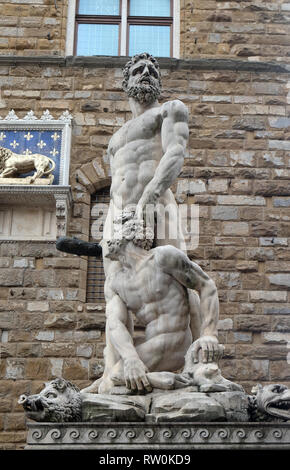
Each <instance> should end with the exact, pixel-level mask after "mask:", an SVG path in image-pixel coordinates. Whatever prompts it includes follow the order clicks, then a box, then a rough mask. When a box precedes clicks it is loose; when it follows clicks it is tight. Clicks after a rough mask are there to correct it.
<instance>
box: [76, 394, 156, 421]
mask: <svg viewBox="0 0 290 470" xmlns="http://www.w3.org/2000/svg"><path fill="white" fill-rule="evenodd" d="M150 404H151V398H148V397H147V396H146V395H144V396H137V395H134V396H133V395H130V396H124V395H122V396H119V395H102V394H98V395H95V394H92V393H86V394H83V405H82V419H83V421H90V422H98V421H101V422H104V421H105V422H106V421H107V422H112V421H117V422H118V421H121V422H126V421H129V422H130V421H144V420H145V415H146V414H148V412H149V406H150Z"/></svg>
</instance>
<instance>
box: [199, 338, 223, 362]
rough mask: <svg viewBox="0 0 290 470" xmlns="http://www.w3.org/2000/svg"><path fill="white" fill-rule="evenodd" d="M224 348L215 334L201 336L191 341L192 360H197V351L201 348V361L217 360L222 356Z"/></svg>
mask: <svg viewBox="0 0 290 470" xmlns="http://www.w3.org/2000/svg"><path fill="white" fill-rule="evenodd" d="M224 349H225V348H224V346H223V345H222V344H219V342H218V339H217V338H216V337H215V336H201V337H200V338H199V339H197V340H196V341H195V342H194V343H193V350H192V356H193V361H194V362H199V352H200V350H201V355H202V362H218V360H219V359H220V358H221V357H222V356H223V352H224Z"/></svg>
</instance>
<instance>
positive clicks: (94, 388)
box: [81, 378, 101, 393]
mask: <svg viewBox="0 0 290 470" xmlns="http://www.w3.org/2000/svg"><path fill="white" fill-rule="evenodd" d="M100 382H101V378H100V379H97V380H95V381H94V382H93V383H92V385H89V387H86V388H83V389H82V390H81V393H99V385H100Z"/></svg>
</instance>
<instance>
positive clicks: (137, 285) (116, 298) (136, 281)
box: [85, 218, 225, 393]
mask: <svg viewBox="0 0 290 470" xmlns="http://www.w3.org/2000/svg"><path fill="white" fill-rule="evenodd" d="M125 220H126V219H125ZM142 231H143V227H142V223H141V222H140V221H139V220H138V219H136V218H129V220H126V221H125V223H124V225H123V226H121V231H120V236H119V237H117V238H115V239H113V240H112V241H110V242H108V254H107V255H106V256H107V258H108V259H111V260H115V261H119V263H120V267H119V270H118V271H115V272H114V273H112V274H111V275H110V277H109V278H108V281H109V282H107V283H106V289H107V294H108V296H109V297H110V301H109V302H108V304H107V311H106V314H107V334H109V338H110V343H111V345H112V346H113V348H114V354H115V356H116V358H118V360H117V362H116V364H115V366H114V367H113V368H112V369H111V371H110V376H109V377H108V379H109V380H108V381H107V382H106V386H107V387H108V388H107V387H106V388H104V387H103V388H102V390H101V391H100V390H99V393H106V392H108V391H109V389H110V388H111V387H112V385H113V384H114V383H115V384H119V385H120V384H125V385H126V386H127V388H128V389H130V390H136V391H148V392H149V391H151V390H152V387H159V388H178V387H180V386H185V385H187V384H189V383H191V384H194V382H193V381H192V380H191V381H190V378H189V377H187V375H186V373H185V374H168V372H175V371H178V370H180V369H181V368H183V367H184V365H185V355H186V353H187V351H188V350H189V348H190V346H191V345H192V341H193V338H192V332H191V329H190V323H191V318H190V316H191V312H190V305H189V296H188V289H195V290H197V291H198V293H199V295H200V311H201V316H202V318H201V322H202V325H201V329H202V331H203V332H205V331H206V330H208V331H212V332H215V333H216V325H217V321H218V310H219V303H218V295H217V289H216V286H215V283H214V282H213V280H211V279H210V278H209V277H208V276H207V274H206V273H205V272H204V271H203V270H202V269H201V268H200V267H199V266H198V265H197V264H195V263H193V262H191V261H190V259H189V258H188V257H187V256H186V255H185V254H184V253H183V252H182V251H181V250H179V249H177V248H175V247H173V246H171V245H165V246H159V247H156V248H153V249H150V246H151V245H152V238H151V239H150V238H149V239H148V238H147V239H146V238H144V236H143V239H142ZM120 237H122V238H120ZM108 291H109V292H108ZM132 313H133V314H135V316H136V318H137V319H138V321H139V323H141V324H143V325H144V327H145V334H144V338H138V340H135V341H134V339H133V332H134V326H133V323H132V317H131V314H132ZM200 352H202V360H203V362H204V363H212V362H213V361H216V360H218V358H219V357H221V355H222V352H223V346H221V345H219V344H218V341H217V339H216V336H214V337H212V336H208V335H207V334H206V333H205V334H204V335H203V336H201V337H200V338H199V339H197V340H196V341H195V342H194V343H193V347H192V349H191V354H192V355H193V358H192V361H195V362H198V356H199V353H200ZM160 372H161V374H160ZM166 372H167V373H166ZM184 372H185V371H184ZM193 378H194V377H193ZM223 380H224V382H225V379H223ZM103 384H104V382H103V383H102V385H103ZM197 384H199V383H197ZM85 391H88V390H86V389H85Z"/></svg>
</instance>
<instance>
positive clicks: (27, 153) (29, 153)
mask: <svg viewBox="0 0 290 470" xmlns="http://www.w3.org/2000/svg"><path fill="white" fill-rule="evenodd" d="M23 154H24V155H31V154H32V152H31V150H29V149H26V150H25V151H24V152H23Z"/></svg>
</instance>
